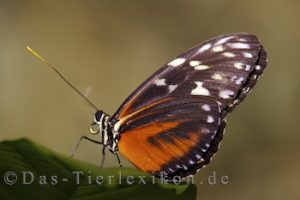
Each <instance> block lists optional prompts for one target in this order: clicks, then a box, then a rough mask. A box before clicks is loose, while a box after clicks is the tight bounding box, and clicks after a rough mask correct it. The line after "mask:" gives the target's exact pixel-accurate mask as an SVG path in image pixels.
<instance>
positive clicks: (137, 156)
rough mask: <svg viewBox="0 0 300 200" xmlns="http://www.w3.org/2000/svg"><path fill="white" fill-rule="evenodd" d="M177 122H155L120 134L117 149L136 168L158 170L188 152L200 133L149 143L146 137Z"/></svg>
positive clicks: (149, 170)
mask: <svg viewBox="0 0 300 200" xmlns="http://www.w3.org/2000/svg"><path fill="white" fill-rule="evenodd" d="M179 124H180V123H179V122H164V123H156V124H153V125H149V126H146V127H142V128H138V129H134V130H131V131H128V132H124V133H122V134H121V138H120V141H119V144H118V147H119V151H120V152H121V154H122V155H124V156H125V157H126V158H127V159H128V160H129V161H130V162H131V163H133V164H134V165H135V166H136V167H137V168H139V169H141V170H142V171H145V172H150V173H151V172H159V171H160V170H161V167H162V166H163V165H165V164H167V163H169V162H170V161H172V160H174V159H175V160H176V159H178V158H180V157H181V156H184V155H185V154H186V153H188V152H189V150H190V149H191V148H193V147H194V146H195V143H196V142H195V141H198V140H199V139H200V138H199V137H200V134H199V133H198V134H192V133H186V134H188V135H189V138H188V139H184V138H180V139H176V138H175V137H173V138H174V142H173V143H170V142H167V141H163V140H158V143H159V145H154V144H151V143H149V141H148V138H149V137H151V136H155V135H157V134H159V133H161V132H164V131H167V130H169V129H171V128H175V127H176V126H178V125H179Z"/></svg>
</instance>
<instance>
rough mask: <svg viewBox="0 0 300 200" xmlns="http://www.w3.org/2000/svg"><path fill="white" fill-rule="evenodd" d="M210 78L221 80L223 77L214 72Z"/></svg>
mask: <svg viewBox="0 0 300 200" xmlns="http://www.w3.org/2000/svg"><path fill="white" fill-rule="evenodd" d="M211 78H212V79H215V80H222V79H223V77H222V76H221V74H218V73H215V74H214V75H213V76H212V77H211Z"/></svg>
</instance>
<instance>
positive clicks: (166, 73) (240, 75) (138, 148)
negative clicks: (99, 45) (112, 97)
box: [76, 33, 267, 179]
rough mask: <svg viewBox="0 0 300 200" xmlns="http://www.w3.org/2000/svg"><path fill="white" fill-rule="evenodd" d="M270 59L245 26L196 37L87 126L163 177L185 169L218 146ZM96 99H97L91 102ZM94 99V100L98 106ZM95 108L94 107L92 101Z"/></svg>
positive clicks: (202, 161) (112, 149)
mask: <svg viewBox="0 0 300 200" xmlns="http://www.w3.org/2000/svg"><path fill="white" fill-rule="evenodd" d="M266 64H267V53H266V51H265V49H264V47H263V46H262V44H261V43H260V41H259V39H258V38H257V37H256V36H254V35H251V34H248V33H233V34H227V35H222V36H218V37H215V38H212V39H209V40H207V41H205V42H203V43H201V44H198V45H196V46H194V47H192V48H190V49H189V50H187V51H186V52H184V53H183V54H181V55H179V56H178V57H176V58H175V59H173V60H172V61H170V62H169V63H167V64H165V65H164V66H163V67H162V68H160V69H159V70H158V71H157V72H155V73H154V74H153V75H152V76H150V77H149V78H148V79H147V80H145V81H144V82H143V83H142V84H141V85H140V86H139V87H138V88H137V89H136V90H135V91H134V92H133V93H132V94H131V95H130V96H129V97H128V98H127V99H126V100H125V101H124V102H123V104H122V105H121V106H120V107H119V109H118V110H117V111H116V112H115V113H114V114H113V115H112V116H110V115H108V114H106V113H105V112H103V111H101V110H98V109H97V112H96V113H95V116H94V122H93V123H92V124H91V127H90V133H92V134H99V136H100V139H101V140H100V141H97V140H93V139H90V138H88V137H86V136H82V137H81V138H80V140H79V142H78V144H77V146H76V147H78V145H79V143H80V141H81V140H82V139H87V140H89V141H92V142H95V143H98V144H102V145H103V151H102V152H103V158H102V165H103V163H104V158H105V149H106V148H108V149H109V151H110V152H111V153H113V154H115V155H116V156H117V158H118V161H119V163H121V162H120V159H119V156H118V152H120V153H121V154H122V155H123V156H124V157H125V158H126V159H128V160H129V161H130V162H131V163H132V164H133V165H134V166H136V167H137V168H138V169H140V170H142V171H144V172H147V173H151V174H153V175H155V176H160V174H161V173H164V175H165V177H166V178H168V179H172V177H175V176H180V177H186V176H188V175H191V174H194V173H196V172H197V171H199V170H200V169H201V168H202V167H203V166H205V165H207V164H208V163H209V162H210V161H211V159H212V157H213V156H214V154H215V153H216V152H217V150H218V148H219V144H220V142H221V140H222V137H223V133H224V129H225V125H226V116H227V114H228V113H230V112H231V111H232V110H233V109H234V108H235V107H236V106H237V105H238V104H239V103H240V102H241V101H242V100H243V99H244V98H245V97H246V96H247V95H248V94H249V93H250V91H251V90H252V88H253V87H254V86H255V84H256V82H257V80H258V78H259V76H260V75H262V73H263V71H264V69H265V68H266ZM92 105H93V104H92ZM94 107H95V106H94ZM95 108H96V107H95Z"/></svg>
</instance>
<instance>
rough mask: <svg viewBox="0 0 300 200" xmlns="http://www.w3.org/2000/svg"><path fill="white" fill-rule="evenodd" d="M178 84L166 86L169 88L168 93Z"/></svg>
mask: <svg viewBox="0 0 300 200" xmlns="http://www.w3.org/2000/svg"><path fill="white" fill-rule="evenodd" d="M177 86H178V85H169V86H168V89H169V93H171V92H173V91H174V90H175V89H176V88H177Z"/></svg>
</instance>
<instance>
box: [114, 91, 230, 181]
mask: <svg viewBox="0 0 300 200" xmlns="http://www.w3.org/2000/svg"><path fill="white" fill-rule="evenodd" d="M224 126H225V122H224V121H223V119H222V116H221V109H220V106H219V105H218V103H217V102H216V101H215V100H213V99H212V98H210V97H199V96H194V97H192V96H189V97H182V98H177V97H166V98H165V99H163V100H159V101H158V102H154V103H153V104H151V105H149V107H148V108H147V109H142V110H139V113H136V114H135V115H134V116H132V117H131V118H130V120H128V121H127V122H126V125H125V126H122V127H121V129H120V132H121V137H120V141H119V144H118V147H119V151H120V152H121V153H122V154H123V155H124V156H125V157H126V158H127V159H128V160H130V161H131V162H132V163H133V164H134V165H135V166H136V167H138V168H139V169H141V170H143V171H146V172H150V173H153V174H155V175H157V176H159V175H160V173H161V172H163V173H164V174H163V175H165V176H168V177H173V176H175V175H179V176H186V175H188V174H190V173H195V172H196V170H197V169H199V168H200V167H201V166H203V165H205V164H207V163H208V162H209V161H210V158H211V156H212V155H213V154H214V153H215V152H216V150H217V147H218V143H219V141H220V139H221V138H222V135H223V130H224Z"/></svg>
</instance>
